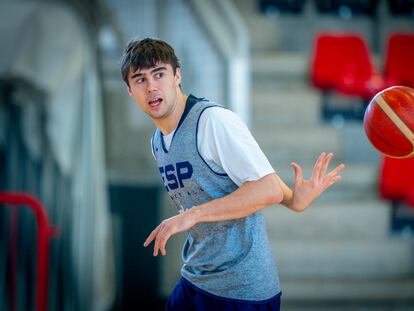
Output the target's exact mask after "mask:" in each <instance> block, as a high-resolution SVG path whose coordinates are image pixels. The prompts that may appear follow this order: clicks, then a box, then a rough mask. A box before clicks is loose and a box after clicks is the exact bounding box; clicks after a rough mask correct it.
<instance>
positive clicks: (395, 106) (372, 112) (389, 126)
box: [364, 86, 414, 158]
mask: <svg viewBox="0 0 414 311" xmlns="http://www.w3.org/2000/svg"><path fill="white" fill-rule="evenodd" d="M364 129H365V133H366V134H367V137H368V139H369V141H370V142H371V143H372V144H373V145H374V147H375V148H376V149H377V150H379V151H380V152H381V153H382V154H384V155H386V156H388V157H391V158H409V157H412V156H414V89H412V88H410V87H407V86H393V87H390V88H388V89H386V90H383V91H381V92H379V93H378V94H376V95H375V96H374V97H373V98H372V100H371V102H370V103H369V105H368V107H367V109H366V111H365V115H364Z"/></svg>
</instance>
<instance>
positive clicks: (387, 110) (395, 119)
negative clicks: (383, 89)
mask: <svg viewBox="0 0 414 311" xmlns="http://www.w3.org/2000/svg"><path fill="white" fill-rule="evenodd" d="M377 103H378V106H379V107H380V108H381V110H382V111H384V113H385V114H386V115H387V116H388V118H390V119H391V121H393V122H394V124H395V125H396V126H397V128H398V129H399V130H400V131H401V133H402V134H403V135H404V136H405V137H406V138H407V139H408V141H410V142H411V145H413V147H414V133H413V132H412V131H411V130H410V128H409V127H408V126H407V125H406V124H405V123H404V121H402V120H401V119H400V117H399V116H398V115H397V114H396V113H395V112H394V111H393V110H392V109H391V107H390V106H389V105H388V104H387V102H386V101H385V100H384V98H383V97H382V95H380V96H378V98H377Z"/></svg>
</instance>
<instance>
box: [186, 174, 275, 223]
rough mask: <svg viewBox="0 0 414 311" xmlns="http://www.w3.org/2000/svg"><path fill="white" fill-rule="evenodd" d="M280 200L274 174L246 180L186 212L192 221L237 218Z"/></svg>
mask: <svg viewBox="0 0 414 311" xmlns="http://www.w3.org/2000/svg"><path fill="white" fill-rule="evenodd" d="M281 201H282V189H281V188H280V186H279V182H278V179H277V177H276V174H274V173H273V174H269V175H266V176H264V177H263V178H261V179H259V180H257V181H252V182H246V183H245V184H243V185H242V186H241V187H240V188H239V189H237V190H236V191H234V192H232V193H231V194H229V195H227V196H224V197H222V198H219V199H215V200H212V201H209V202H207V203H204V204H201V205H197V206H194V207H193V208H191V209H189V210H188V211H187V212H186V213H188V216H189V217H191V218H193V219H194V223H199V222H214V221H225V220H231V219H238V218H243V217H246V216H248V215H250V214H253V213H255V212H257V211H259V210H261V209H263V208H265V207H267V206H269V205H272V204H277V203H280V202H281Z"/></svg>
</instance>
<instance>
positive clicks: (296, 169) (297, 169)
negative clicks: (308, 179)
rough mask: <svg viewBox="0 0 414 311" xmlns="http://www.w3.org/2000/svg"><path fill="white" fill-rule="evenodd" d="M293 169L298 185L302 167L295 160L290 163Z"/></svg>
mask: <svg viewBox="0 0 414 311" xmlns="http://www.w3.org/2000/svg"><path fill="white" fill-rule="evenodd" d="M290 165H291V166H292V167H293V169H294V170H295V184H296V185H298V184H299V183H300V182H301V181H302V179H303V173H302V168H301V167H300V166H299V165H298V164H296V163H295V162H292V163H290Z"/></svg>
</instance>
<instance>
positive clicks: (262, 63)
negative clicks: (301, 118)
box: [251, 52, 309, 91]
mask: <svg viewBox="0 0 414 311" xmlns="http://www.w3.org/2000/svg"><path fill="white" fill-rule="evenodd" d="M308 62H309V60H308V56H307V54H305V53H301V52H299V53H259V54H258V53H255V54H254V55H252V57H251V68H252V69H251V70H252V71H251V77H252V85H253V89H254V90H273V91H275V90H291V89H294V88H297V87H303V88H306V87H308V88H309V73H308V68H309V65H308Z"/></svg>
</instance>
